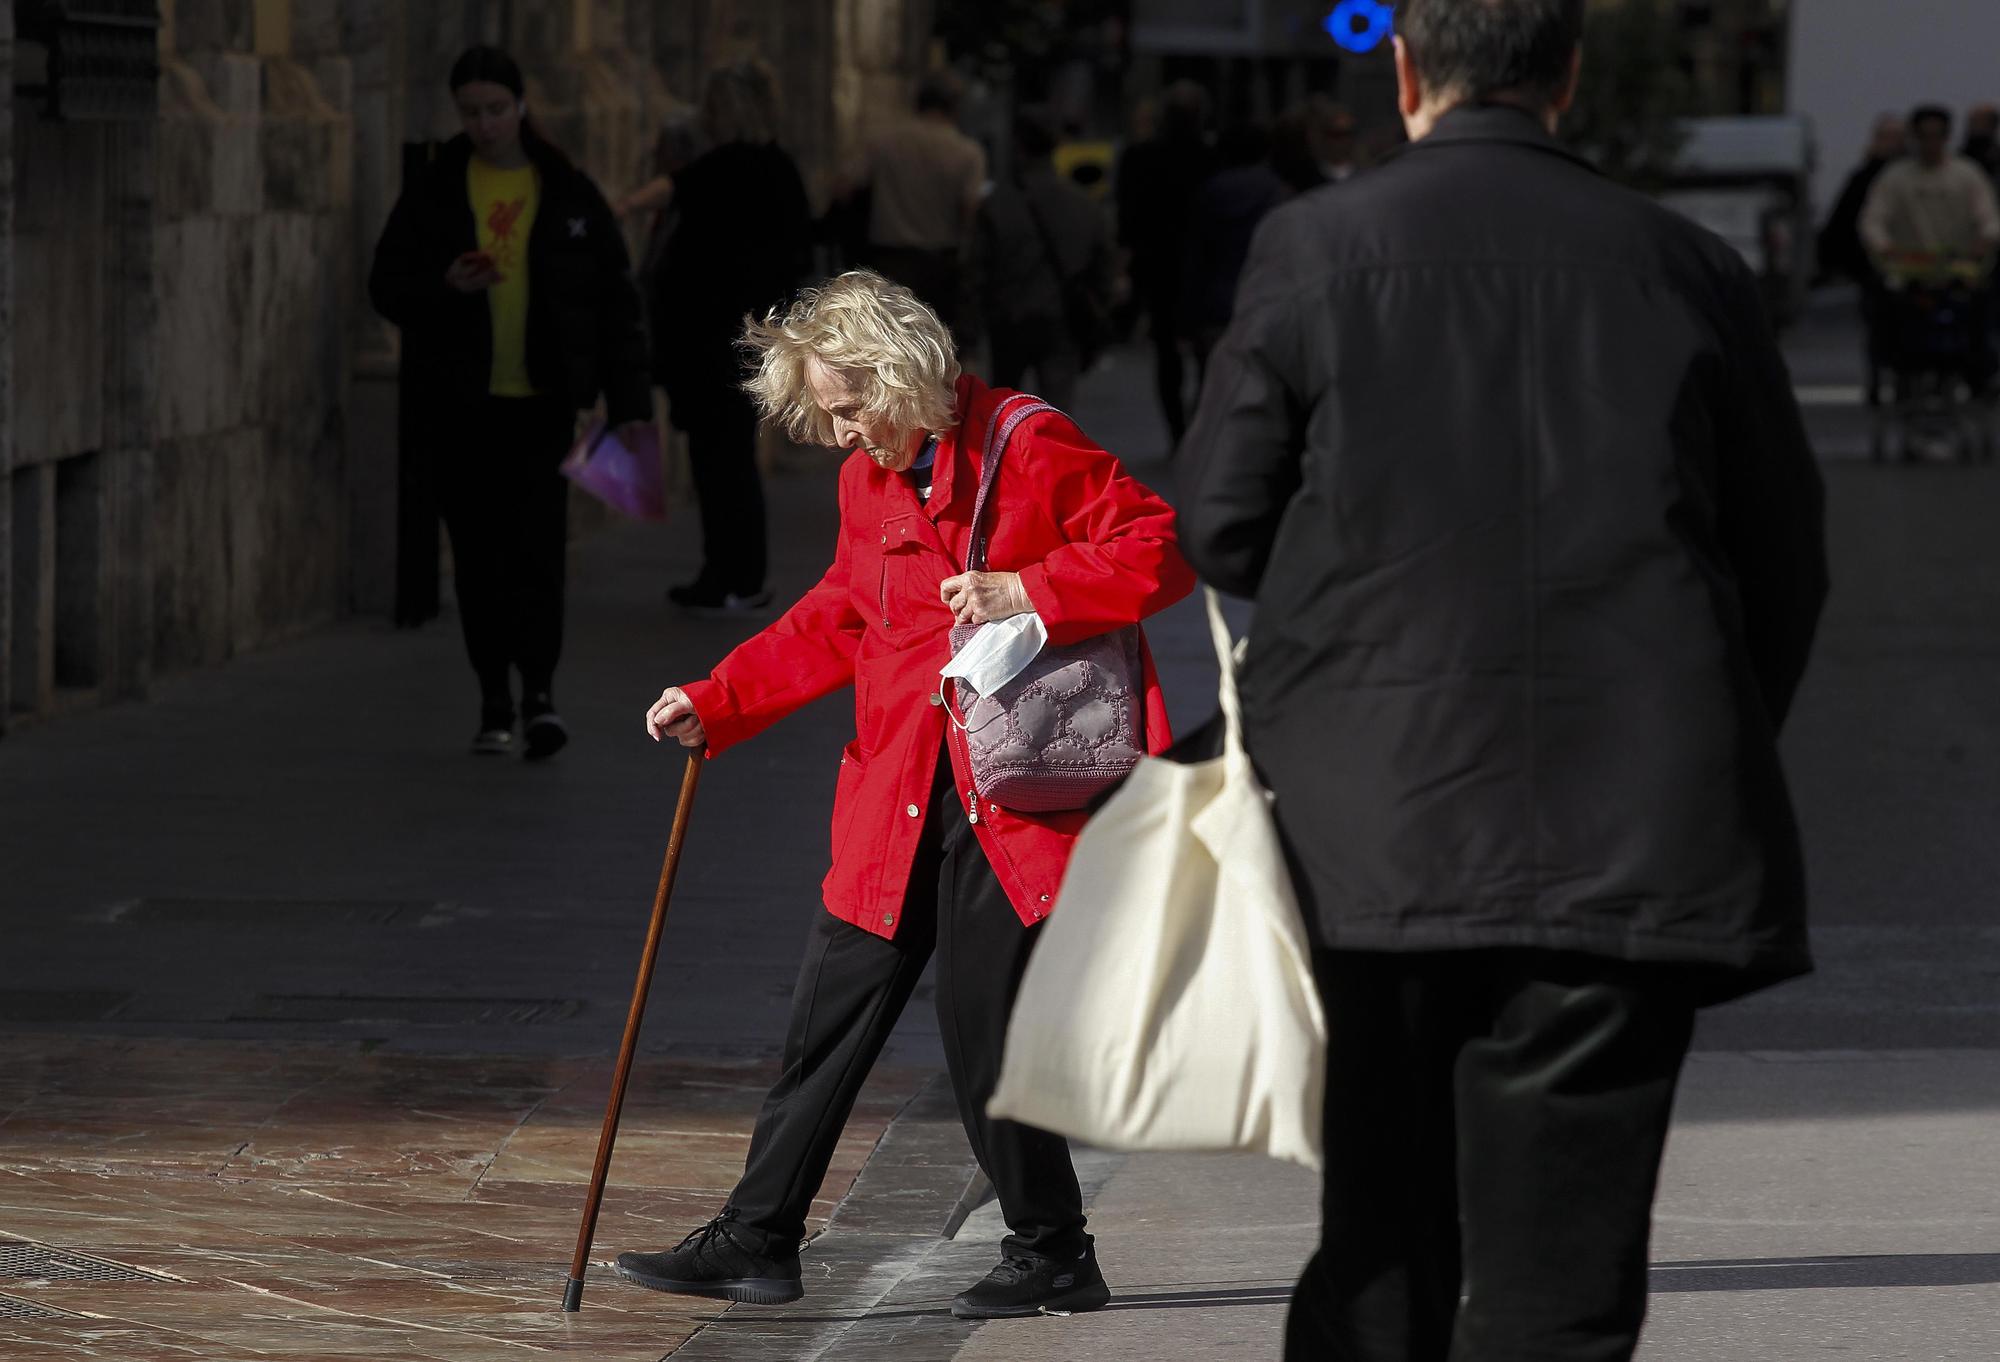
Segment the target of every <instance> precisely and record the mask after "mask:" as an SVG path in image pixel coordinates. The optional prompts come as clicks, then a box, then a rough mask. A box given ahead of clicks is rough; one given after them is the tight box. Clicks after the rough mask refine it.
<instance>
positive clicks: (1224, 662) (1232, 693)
mask: <svg viewBox="0 0 2000 1362" xmlns="http://www.w3.org/2000/svg"><path fill="white" fill-rule="evenodd" d="M1202 594H1203V595H1204V596H1205V597H1206V598H1207V602H1208V632H1209V636H1210V637H1211V638H1212V639H1214V640H1215V665H1216V670H1217V671H1219V672H1220V673H1221V676H1222V680H1221V685H1220V687H1219V689H1218V691H1217V694H1216V701H1217V703H1219V704H1220V705H1221V707H1222V722H1223V727H1224V730H1225V737H1224V751H1225V752H1228V753H1232V754H1233V753H1237V752H1242V751H1243V750H1244V747H1243V705H1242V702H1241V701H1240V700H1238V699H1237V697H1236V645H1235V642H1234V640H1232V639H1231V638H1230V635H1229V621H1228V620H1226V619H1224V618H1223V617H1222V597H1221V595H1220V594H1218V593H1217V591H1216V589H1215V588H1214V587H1212V586H1205V587H1203V588H1202Z"/></svg>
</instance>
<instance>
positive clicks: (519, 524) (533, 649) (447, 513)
mask: <svg viewBox="0 0 2000 1362" xmlns="http://www.w3.org/2000/svg"><path fill="white" fill-rule="evenodd" d="M575 421H576V418H575V413H573V412H572V411H571V410H570V409H569V407H568V406H567V405H565V404H564V403H563V402H561V401H560V400H558V399H555V398H549V397H489V398H487V399H485V400H484V401H482V402H480V403H478V404H477V405H475V406H473V407H471V408H469V409H468V410H467V411H466V412H465V413H464V415H463V417H462V418H461V419H460V420H459V421H457V422H455V423H452V424H449V425H447V426H445V427H444V428H443V436H444V439H445V440H446V441H448V446H447V447H446V448H444V449H442V450H440V451H439V460H438V462H439V472H440V475H441V476H440V489H439V498H438V501H439V506H440V508H441V510H442V511H443V513H444V523H445V528H446V529H447V530H448V531H449V532H450V534H451V559H452V571H453V574H454V583H455V590H456V593H457V596H458V615H459V623H460V624H461V626H462V627H463V628H464V630H465V651H466V653H467V655H468V656H469V657H470V658H471V661H472V670H473V672H474V673H475V674H476V675H477V676H478V678H479V690H480V695H481V697H482V700H483V703H484V705H485V707H486V709H487V710H488V714H489V717H493V718H498V717H501V716H502V715H503V714H504V715H511V714H512V712H513V704H514V702H513V695H512V690H511V684H512V682H511V679H510V676H509V673H510V670H512V671H518V672H520V674H521V690H522V694H523V695H536V694H541V693H546V692H547V691H549V690H550V689H551V688H552V687H553V685H554V682H555V674H556V660H557V659H558V658H559V657H560V656H561V654H562V630H563V553H564V549H565V547H566V545H567V541H568V533H569V531H568V514H569V483H568V482H567V481H566V480H565V479H564V478H563V476H562V474H561V473H559V472H558V471H557V469H558V468H559V467H560V466H561V464H562V460H563V455H564V454H565V453H567V452H568V449H569V444H570V436H571V434H572V432H573V431H574V429H575Z"/></svg>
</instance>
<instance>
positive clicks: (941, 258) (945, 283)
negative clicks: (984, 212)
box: [868, 242, 968, 348]
mask: <svg viewBox="0 0 2000 1362" xmlns="http://www.w3.org/2000/svg"><path fill="white" fill-rule="evenodd" d="M868 265H869V268H871V269H873V270H874V271H875V272H876V273H878V274H880V275H881V276H883V277H884V278H885V279H887V280H889V282H891V283H894V284H901V285H902V286H903V287H904V288H906V289H908V290H909V291H910V292H912V293H914V294H916V295H917V298H918V300H919V301H920V302H924V303H928V304H929V305H930V309H931V311H933V312H935V313H937V315H938V320H939V321H941V322H943V323H944V324H945V329H946V330H948V331H950V332H951V333H952V339H953V340H955V341H956V342H958V344H959V346H960V347H961V348H963V347H964V346H965V344H966V343H967V339H968V338H967V337H966V336H964V335H961V334H960V332H961V331H963V330H964V329H965V321H966V319H965V316H964V312H965V269H964V266H963V264H962V263H961V260H960V255H959V252H958V250H957V249H956V248H955V247H952V248H946V249H943V250H924V249H921V248H919V247H915V246H882V245H877V244H876V243H874V242H870V243H869V244H868Z"/></svg>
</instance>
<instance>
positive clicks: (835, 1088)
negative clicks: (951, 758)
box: [729, 759, 1090, 1258]
mask: <svg viewBox="0 0 2000 1362" xmlns="http://www.w3.org/2000/svg"><path fill="white" fill-rule="evenodd" d="M1039 932H1040V929H1039V928H1035V927H1024V926H1022V925H1021V920H1020V918H1018V917H1016V916H1015V914H1014V909H1013V906H1012V905H1011V904H1010V903H1009V902H1008V901H1007V895H1006V893H1005V891H1003V890H1002V889H1001V887H1000V883H999V881H998V880H996V879H995V878H994V875H993V869H992V867H991V866H990V865H988V864H987V861H986V853H985V852H984V851H982V850H981V849H980V846H979V843H978V841H977V840H976V839H975V838H974V836H973V834H972V828H971V827H970V826H969V825H968V824H967V822H966V818H965V810H964V808H963V807H961V806H960V804H959V802H958V796H957V793H956V792H955V791H954V789H953V788H952V784H951V774H950V768H949V767H948V766H947V765H945V764H944V763H943V762H942V759H941V760H940V765H939V768H938V776H937V780H936V781H935V783H934V785H933V788H932V793H931V797H930V805H929V808H928V809H927V810H926V811H925V821H924V830H923V837H922V841H921V842H920V844H919V849H918V853H917V861H916V865H915V866H914V867H913V868H912V870H911V871H910V885H909V891H908V893H907V894H906V895H905V897H904V899H903V908H902V921H901V923H900V924H899V925H898V927H897V930H896V936H895V939H894V940H884V939H882V938H881V937H878V936H875V935H874V934H872V933H870V932H866V931H863V930H862V929H861V928H859V927H855V926H851V925H849V924H848V923H845V922H842V921H841V920H840V919H838V918H836V917H834V916H833V915H832V914H830V913H824V912H823V913H821V914H819V915H818V918H817V920H816V921H815V922H814V924H813V928H812V933H811V935H810V936H809V937H808V939H807V942H806V956H805V962H804V964H803V965H802V966H801V967H800V969H799V982H798V988H797V990H796V992H794V994H793V996H792V1021H791V1027H790V1029H789V1031H788V1032H787V1033H786V1036H785V1058H784V1066H785V1067H784V1072H783V1073H782V1074H781V1075H780V1076H779V1079H778V1082H777V1085H776V1086H775V1087H773V1088H772V1089H771V1094H770V1096H769V1097H767V1098H766V1099H765V1101H764V1108H763V1110H762V1111H761V1112H760V1113H759V1114H758V1117H757V1125H756V1129H755V1130H754V1131H753V1133H752V1134H751V1137H750V1154H749V1158H748V1160H747V1163H746V1166H745V1168H744V1170H743V1179H742V1181H741V1182H739V1183H738V1184H737V1186H736V1191H735V1193H734V1194H733V1195H731V1197H730V1199H729V1200H730V1204H731V1205H732V1206H734V1207H735V1208H736V1211H737V1218H738V1221H739V1223H742V1224H746V1225H749V1226H751V1227H753V1228H756V1229H759V1230H762V1231H764V1232H765V1233H767V1234H769V1235H771V1236H772V1237H773V1238H774V1239H777V1240H780V1241H786V1242H792V1243H796V1242H797V1241H798V1240H799V1239H800V1238H801V1237H803V1235H804V1233H805V1221H806V1213H807V1211H808V1210H809V1209H810V1208H811V1205H812V1199H813V1196H814V1194H815V1193H816V1192H818V1190H819V1185H820V1182H821V1180H822V1179H824V1178H825V1176H826V1170H827V1165H828V1164H829V1163H830V1162H831V1161H832V1159H833V1151H834V1146H835V1144H836V1143H837V1142H838V1141H839V1139H840V1131H841V1127H842V1126H844V1125H845V1124H846V1123H847V1117H848V1113H849V1112H850V1111H852V1110H853V1107H854V1099H855V1097H856V1096H857V1095H858V1094H859V1093H860V1091H861V1085H862V1082H863V1081H864V1080H865V1079H866V1078H867V1077H868V1070H869V1069H870V1068H871V1067H873V1065H874V1063H875V1058H876V1056H877V1055H879V1054H880V1053H881V1052H882V1045H883V1043H884V1042H885V1041H887V1040H888V1038H889V1032H890V1031H891V1030H892V1029H894V1027H895V1025H896V1019H897V1017H898V1016H900V1015H901V1014H902V1011H903V1006H904V1004H906V1003H907V1002H908V1001H909V1000H910V993H911V990H913V989H914V988H916V986H917V980H918V978H919V977H920V976H921V975H922V974H923V972H924V964H925V962H926V961H928V960H929V959H930V957H931V954H932V952H933V950H935V952H936V954H937V1013H938V1030H939V1032H940V1034H941V1035H942V1036H943V1038H944V1051H945V1062H946V1065H947V1067H948V1068H949V1070H950V1072H951V1081H952V1087H953V1089H954V1090H955V1092H956V1094H957V1097H958V1111H959V1118H960V1119H961V1120H962V1121H963V1122H964V1123H965V1134H966V1138H967V1139H968V1140H970V1141H971V1143H972V1153H973V1156H974V1157H975V1158H977V1159H978V1160H979V1166H980V1168H981V1169H983V1170H984V1171H985V1173H986V1175H987V1176H988V1177H989V1178H991V1179H992V1181H993V1188H994V1191H995V1192H996V1193H997V1194H998V1196H999V1199H1000V1209H1001V1212H1002V1213H1003V1214H1004V1215H1005V1216H1006V1219H1007V1227H1008V1229H1009V1230H1010V1231H1011V1233H1010V1234H1009V1235H1008V1236H1007V1239H1006V1241H1005V1243H1004V1245H1003V1252H1006V1253H1028V1254H1039V1255H1042V1256H1044V1257H1050V1258H1075V1257H1078V1256H1080V1255H1081V1254H1082V1253H1083V1252H1084V1251H1085V1249H1087V1248H1088V1247H1089V1245H1090V1236H1089V1235H1087V1234H1086V1233H1084V1228H1083V1226H1084V1215H1083V1196H1082V1193H1081V1192H1080V1191H1079V1189H1078V1187H1077V1182H1076V1171H1075V1169H1074V1168H1073V1167H1072V1166H1071V1164H1070V1158H1069V1145H1068V1143H1067V1142H1066V1141H1064V1140H1063V1139H1062V1137H1061V1136H1058V1135H1051V1134H1048V1133H1047V1132H1046V1131H1041V1130H1036V1129H1034V1128H1033V1127H1030V1126H1024V1125H1019V1124H1017V1123H1015V1122H1013V1121H996V1120H993V1119H991V1118H989V1117H988V1116H987V1115H986V1101H987V1099H988V1098H989V1097H991V1096H992V1095H993V1089H994V1086H995V1085H996V1083H997V1082H998V1081H999V1077H1000V1047H1001V1043H1002V1042H1003V1041H1004V1040H1005V1038H1006V1032H1007V1017H1008V1014H1009V1013H1010V1012H1011V1011H1012V1010H1013V1003H1014V995H1015V993H1016V992H1017V991H1018V990H1019V988H1020V985H1021V972H1022V971H1023V970H1024V969H1025V968H1026V967H1027V963H1028V953H1029V951H1030V950H1031V949H1033V947H1034V943H1035V938H1036V936H1037V935H1038V934H1039Z"/></svg>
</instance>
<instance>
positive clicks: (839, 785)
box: [833, 739, 867, 862]
mask: <svg viewBox="0 0 2000 1362" xmlns="http://www.w3.org/2000/svg"><path fill="white" fill-rule="evenodd" d="M866 765H867V762H866V761H865V760H864V759H863V758H862V756H861V743H860V740H859V739H857V740H855V741H854V742H851V743H849V744H847V746H846V747H844V748H842V749H841V753H840V776H839V779H838V780H836V781H835V782H834V787H833V859H834V860H835V861H836V862H838V861H839V860H840V853H841V848H843V847H845V846H846V845H847V844H848V840H849V836H850V834H851V833H852V832H853V829H854V816H855V813H856V811H857V810H858V808H859V805H860V802H861V777H862V771H863V769H864V768H865V767H866Z"/></svg>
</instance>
